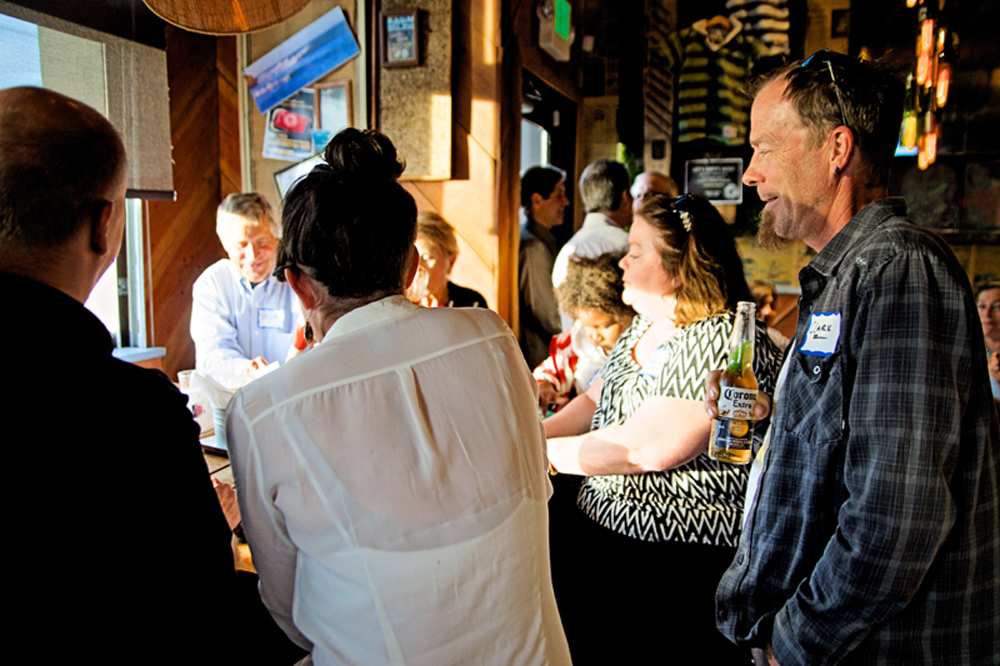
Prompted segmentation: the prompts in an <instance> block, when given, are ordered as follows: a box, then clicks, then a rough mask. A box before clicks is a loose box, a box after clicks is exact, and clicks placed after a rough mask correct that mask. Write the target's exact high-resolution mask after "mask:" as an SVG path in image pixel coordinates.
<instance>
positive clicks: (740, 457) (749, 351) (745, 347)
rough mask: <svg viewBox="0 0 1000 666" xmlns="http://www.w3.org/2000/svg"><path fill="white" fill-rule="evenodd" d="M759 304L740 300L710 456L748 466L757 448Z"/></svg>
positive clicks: (710, 437)
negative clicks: (755, 362)
mask: <svg viewBox="0 0 1000 666" xmlns="http://www.w3.org/2000/svg"><path fill="white" fill-rule="evenodd" d="M756 309H757V306H756V305H754V304H753V303H749V302H747V301H740V303H739V304H738V305H737V306H736V323H735V324H733V333H732V336H731V337H730V339H729V358H728V361H727V363H726V369H725V370H724V371H723V373H722V377H721V378H720V379H719V402H718V408H719V415H718V416H717V417H716V418H715V419H714V420H713V421H712V431H711V435H710V436H709V439H708V457H709V458H712V459H713V460H719V461H722V462H728V463H733V464H736V465H746V464H747V463H748V462H750V458H751V457H752V451H753V420H752V418H751V416H752V414H753V406H754V403H755V402H756V401H757V378H756V377H754V374H753V351H754V350H753V347H754V331H755V328H756V326H755V323H754V315H755V312H756Z"/></svg>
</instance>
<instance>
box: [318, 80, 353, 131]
mask: <svg viewBox="0 0 1000 666" xmlns="http://www.w3.org/2000/svg"><path fill="white" fill-rule="evenodd" d="M313 87H314V88H315V89H316V127H318V128H319V129H322V130H326V131H327V132H330V134H331V135H333V134H336V133H337V132H339V131H340V130H342V129H344V128H345V127H352V126H353V125H354V118H353V113H352V111H351V109H352V108H353V106H352V103H351V82H350V81H335V82H333V83H317V84H316V85H314V86H313Z"/></svg>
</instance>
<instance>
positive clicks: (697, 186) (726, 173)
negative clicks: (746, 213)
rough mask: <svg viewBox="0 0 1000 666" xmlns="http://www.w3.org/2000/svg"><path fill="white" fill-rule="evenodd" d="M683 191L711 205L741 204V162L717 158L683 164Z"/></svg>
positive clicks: (729, 158)
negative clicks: (702, 198) (700, 197)
mask: <svg viewBox="0 0 1000 666" xmlns="http://www.w3.org/2000/svg"><path fill="white" fill-rule="evenodd" d="M684 191H685V192H687V193H688V194H700V195H701V196H703V197H705V198H706V199H708V200H709V201H711V202H712V203H713V204H716V205H719V204H741V203H743V160H742V159H740V158H739V157H719V158H713V159H703V160H688V161H687V162H685V163H684Z"/></svg>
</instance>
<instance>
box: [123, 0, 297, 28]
mask: <svg viewBox="0 0 1000 666" xmlns="http://www.w3.org/2000/svg"><path fill="white" fill-rule="evenodd" d="M143 2H145V3H146V6H147V7H149V8H150V9H151V10H152V11H153V13H154V14H156V15H157V16H159V17H160V18H162V19H163V20H164V21H166V22H168V23H172V24H174V25H176V26H178V27H181V28H184V29H185V30H190V31H192V32H201V33H205V34H208V35H238V34H241V33H245V32H254V31H255V30H262V29H264V28H268V27H270V26H272V25H274V24H276V23H280V22H281V21H284V20H285V19H287V18H288V17H289V16H291V15H292V14H295V13H296V12H298V11H299V10H301V9H302V8H303V7H305V6H306V5H307V4H309V0H143Z"/></svg>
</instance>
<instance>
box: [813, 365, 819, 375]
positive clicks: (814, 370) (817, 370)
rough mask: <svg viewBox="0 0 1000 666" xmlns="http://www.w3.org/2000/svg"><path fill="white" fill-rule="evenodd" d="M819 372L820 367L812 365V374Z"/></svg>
mask: <svg viewBox="0 0 1000 666" xmlns="http://www.w3.org/2000/svg"><path fill="white" fill-rule="evenodd" d="M819 373H820V368H819V366H818V365H814V366H813V374H814V375H818V374H819Z"/></svg>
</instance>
